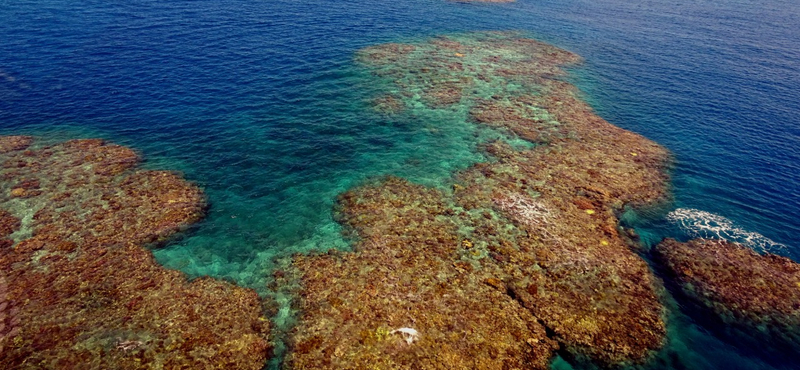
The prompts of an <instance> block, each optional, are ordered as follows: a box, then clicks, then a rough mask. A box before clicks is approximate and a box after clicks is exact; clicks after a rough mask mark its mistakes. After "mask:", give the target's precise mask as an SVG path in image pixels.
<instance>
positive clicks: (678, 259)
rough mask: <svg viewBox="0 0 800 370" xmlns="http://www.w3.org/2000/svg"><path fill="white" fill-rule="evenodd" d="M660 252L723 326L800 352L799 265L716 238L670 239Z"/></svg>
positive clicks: (671, 271)
mask: <svg viewBox="0 0 800 370" xmlns="http://www.w3.org/2000/svg"><path fill="white" fill-rule="evenodd" d="M655 251H656V256H657V257H658V259H659V261H660V262H661V263H662V264H663V265H664V267H665V268H666V269H667V271H668V272H669V274H670V275H671V277H672V278H674V279H675V281H676V283H677V284H678V285H679V286H680V288H681V291H682V292H683V293H684V294H685V295H686V296H687V297H689V298H691V299H692V300H693V301H695V302H697V303H698V304H700V305H701V306H702V307H703V308H705V309H706V310H708V311H710V312H713V313H714V314H715V315H716V316H717V317H718V318H720V320H721V321H722V322H724V323H725V324H728V325H735V326H739V327H744V328H745V329H746V330H747V331H748V332H749V333H751V334H761V335H760V336H761V337H762V338H761V339H763V338H768V339H773V340H777V341H779V342H782V344H783V345H790V346H792V347H794V349H795V350H797V349H798V348H800V264H798V263H796V262H794V261H792V260H790V259H788V258H786V257H781V256H777V255H774V254H758V253H756V252H755V251H753V250H752V249H750V248H747V247H744V246H742V245H740V244H736V243H730V242H727V241H723V240H713V239H695V240H691V241H689V242H686V243H681V242H678V241H676V240H672V239H667V240H664V241H663V242H662V243H661V244H659V245H658V246H657V247H656V250H655ZM771 344H775V342H774V341H773V342H771Z"/></svg>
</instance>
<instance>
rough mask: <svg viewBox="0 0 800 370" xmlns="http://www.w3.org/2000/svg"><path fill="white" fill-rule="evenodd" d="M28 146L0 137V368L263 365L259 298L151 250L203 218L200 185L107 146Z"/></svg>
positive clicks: (264, 331)
mask: <svg viewBox="0 0 800 370" xmlns="http://www.w3.org/2000/svg"><path fill="white" fill-rule="evenodd" d="M20 142H22V140H21V139H18V138H16V137H12V138H7V137H6V138H0V143H2V147H3V150H2V152H3V153H2V154H0V164H1V165H2V167H0V208H1V209H2V211H0V223H1V224H2V225H1V226H2V227H1V228H0V231H2V234H3V236H4V237H5V238H6V239H5V240H6V242H4V244H3V246H2V247H0V271H2V274H0V318H2V321H0V367H2V368H4V369H47V368H51V369H82V368H85V369H112V368H113V369H160V368H218V367H230V368H237V369H238V368H241V369H260V368H262V367H263V365H264V362H265V360H266V358H267V356H268V354H269V351H270V348H271V345H270V343H269V341H268V339H267V338H268V333H269V325H268V323H267V322H266V321H264V319H263V318H262V314H261V304H260V301H259V298H258V296H257V295H256V293H255V292H254V291H252V290H248V289H243V288H240V287H236V286H234V285H232V284H229V283H226V282H221V281H216V280H213V279H208V278H203V279H198V280H195V281H192V282H189V281H187V280H186V277H185V276H184V275H183V274H181V273H180V272H177V271H172V270H168V269H165V268H163V267H161V266H160V265H159V264H158V263H157V262H156V261H155V260H154V259H153V256H152V255H151V253H150V252H149V251H148V250H147V249H146V248H145V247H144V245H145V244H149V243H158V242H163V241H165V240H166V239H167V238H169V237H170V236H172V235H173V234H175V233H176V232H177V231H179V230H181V229H183V228H185V227H187V226H188V225H189V224H191V223H193V222H196V221H197V220H199V219H200V218H201V217H202V215H203V210H204V207H205V198H204V196H203V193H202V191H201V190H200V189H199V188H198V187H196V186H194V185H192V184H190V183H188V182H186V181H185V180H183V179H182V178H181V177H180V176H178V175H176V174H174V173H170V172H165V171H143V170H138V169H136V165H137V164H138V162H139V157H138V155H137V154H136V153H135V152H133V151H132V150H130V149H128V148H125V147H122V146H118V145H113V144H108V143H105V142H103V141H102V140H72V141H68V142H65V143H61V144H56V145H52V146H38V147H34V145H35V143H34V142H31V140H24V144H25V145H23V143H20ZM8 143H11V144H8ZM24 149H27V150H24Z"/></svg>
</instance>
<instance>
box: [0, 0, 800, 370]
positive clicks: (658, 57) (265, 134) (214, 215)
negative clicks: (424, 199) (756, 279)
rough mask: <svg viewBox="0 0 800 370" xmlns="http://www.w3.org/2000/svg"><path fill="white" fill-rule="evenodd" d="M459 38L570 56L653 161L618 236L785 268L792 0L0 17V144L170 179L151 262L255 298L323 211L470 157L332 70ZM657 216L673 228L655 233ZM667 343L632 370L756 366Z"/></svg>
mask: <svg viewBox="0 0 800 370" xmlns="http://www.w3.org/2000/svg"><path fill="white" fill-rule="evenodd" d="M473 30H523V31H526V32H528V33H529V34H530V35H531V36H534V37H537V38H539V39H542V40H545V41H548V42H550V43H553V44H555V45H558V46H560V47H562V48H565V49H568V50H571V51H574V52H576V53H578V54H580V55H581V56H583V57H584V58H585V60H586V62H585V64H584V65H582V66H580V67H579V68H576V69H575V70H574V71H573V75H572V79H573V80H574V82H575V83H576V84H577V85H578V86H579V87H580V88H581V89H582V91H583V92H584V93H585V99H586V100H587V101H589V102H590V103H591V104H592V105H593V106H594V107H595V109H596V110H597V111H598V112H599V114H600V115H601V116H603V117H604V118H606V119H607V120H608V121H610V122H612V123H614V124H616V125H619V126H621V127H624V128H626V129H630V130H633V131H636V132H639V133H641V134H643V135H645V136H647V137H649V138H651V139H653V140H655V141H657V142H659V143H661V144H663V145H665V146H666V147H668V148H669V149H670V150H671V151H672V152H673V153H674V154H675V158H676V167H675V169H674V173H673V187H674V189H673V190H674V195H675V200H674V204H670V205H669V209H666V210H663V209H662V210H659V211H657V212H650V213H647V214H639V215H628V216H629V217H627V218H626V222H628V223H630V224H632V225H635V226H637V227H638V228H639V230H640V232H641V233H642V235H643V236H644V240H645V242H646V243H649V244H652V243H654V242H657V241H658V240H660V239H661V238H662V237H664V236H677V237H683V238H687V237H689V236H690V235H707V234H708V233H712V232H719V233H720V234H723V235H725V236H728V237H730V238H734V239H737V240H740V241H745V242H749V243H751V244H752V246H753V247H755V248H761V249H767V250H771V251H775V252H778V253H782V254H786V255H789V256H791V257H793V258H795V259H798V258H800V242H798V241H797V240H796V239H795V238H793V236H795V235H800V221H798V219H797V213H798V211H799V210H800V6H798V5H797V4H796V3H794V2H792V1H783V0H762V1H732V0H696V1H692V0H674V1H669V2H666V1H652V0H650V1H640V2H630V1H621V0H592V1H588V0H559V1H556V0H544V1H534V0H518V2H516V3H513V4H500V5H481V4H463V3H451V2H447V1H444V0H407V1H402V2H400V1H388V0H377V1H358V0H356V1H347V2H341V1H328V0H311V1H304V2H299V1H285V0H268V1H259V0H255V1H254V0H248V1H239V0H237V1H230V0H215V1H210V0H197V1H173V0H159V1H154V0H147V1H142V0H132V1H126V2H113V1H96V0H95V1H82V2H75V1H57V0H40V1H37V2H33V1H4V2H0V40H2V42H0V133H25V134H34V135H39V136H44V137H46V138H48V139H50V140H59V139H66V138H75V137H103V138H107V139H110V140H113V141H114V142H117V143H120V144H124V145H129V146H132V147H134V148H136V149H137V150H139V151H140V152H141V153H142V154H143V156H144V157H145V158H146V159H147V162H146V166H148V167H151V168H165V169H175V170H179V171H182V172H184V173H185V175H186V177H188V178H189V179H191V180H192V181H195V182H197V183H199V184H201V185H202V186H203V187H204V188H205V189H206V191H207V193H208V195H209V200H210V202H211V204H212V207H211V209H210V214H209V217H208V218H207V220H205V221H204V222H203V223H201V224H200V225H199V226H198V227H197V228H196V230H193V232H192V233H191V234H190V235H189V236H187V237H186V238H183V239H181V240H179V241H178V242H176V243H175V244H173V245H171V246H168V247H166V248H164V249H161V250H158V251H156V256H157V257H158V258H159V260H160V261H161V262H162V263H164V264H165V265H167V266H170V267H175V268H180V269H182V270H184V271H186V272H187V273H189V274H190V275H192V276H199V275H205V274H210V275H213V276H217V277H226V278H230V279H232V280H235V281H237V282H239V283H240V284H243V285H246V286H250V287H253V288H256V289H259V290H263V286H264V285H263V283H264V281H263V277H264V275H265V271H269V270H270V268H272V266H273V264H274V262H273V259H274V258H276V257H281V256H286V255H288V254H289V253H292V252H295V251H308V250H311V249H327V248H329V247H341V248H344V247H346V241H344V240H343V239H342V238H341V236H340V234H339V227H338V225H337V224H336V223H334V222H333V219H332V217H331V205H332V204H333V201H334V197H335V196H336V195H337V194H338V193H340V192H342V191H344V190H346V189H348V188H349V187H351V186H353V185H356V184H358V183H359V182H361V181H363V180H364V179H366V178H368V177H370V176H375V175H379V174H386V173H392V174H397V175H401V176H404V177H408V178H411V179H412V180H414V181H417V182H422V183H425V184H428V185H432V186H438V185H442V184H444V183H446V181H447V180H448V178H449V176H450V174H451V172H452V171H455V170H458V169H463V168H466V167H467V166H469V165H470V164H471V163H474V162H476V161H479V160H482V159H483V157H482V156H481V154H479V153H478V151H477V150H476V145H477V142H476V139H475V134H476V132H479V131H480V130H479V129H478V128H476V127H474V126H473V125H471V124H469V123H465V122H463V120H459V119H457V118H454V117H450V116H447V115H436V114H433V113H431V114H430V115H427V116H425V115H423V116H419V117H416V118H414V119H413V120H412V121H408V120H406V121H402V120H392V119H389V118H387V117H384V116H381V115H378V114H376V113H374V112H372V111H371V110H370V109H369V104H368V100H369V98H371V97H372V96H373V94H374V93H375V91H377V90H378V89H380V87H381V86H376V84H375V82H374V79H370V77H369V75H368V73H366V72H365V71H364V70H362V69H360V68H359V67H357V66H356V65H355V64H354V63H353V54H354V52H355V51H356V50H358V49H359V48H362V47H365V46H369V45H374V44H378V43H382V42H388V41H397V40H416V39H421V38H425V37H428V36H433V35H439V34H445V33H452V32H462V31H473ZM484 134H485V135H490V134H486V133H480V132H479V135H478V136H479V137H483V136H481V135H484ZM678 208H680V209H686V210H687V211H685V212H683V213H680V214H682V215H688V216H687V217H688V218H684V219H682V224H683V225H684V226H686V227H687V228H680V227H679V225H680V223H675V222H672V221H669V220H668V219H667V218H666V217H665V216H666V213H667V212H669V211H671V210H673V209H678ZM688 210H693V211H688ZM703 220H705V222H706V223H707V224H708V225H710V226H714V227H716V228H715V229H713V230H712V229H711V228H708V227H707V228H706V229H702V228H700V227H699V226H698V225H699V224H700V222H701V221H703ZM704 230H705V231H704ZM692 233H694V234H692ZM704 233H705V234H704ZM670 339H671V342H670V347H669V348H668V349H667V350H665V355H664V356H663V357H664V359H662V361H661V362H658V363H656V365H653V366H655V367H658V368H681V367H688V368H697V369H700V368H720V369H745V368H769V367H768V366H767V365H766V364H764V363H762V362H761V361H760V360H758V359H751V358H749V357H746V356H745V355H742V354H740V353H738V352H737V351H736V350H734V349H732V348H730V347H728V346H727V345H725V344H723V343H721V342H719V341H717V340H715V339H714V338H713V336H711V335H709V334H707V333H705V331H704V330H703V329H701V328H700V327H698V326H695V325H694V324H693V323H692V321H691V319H689V318H687V317H684V316H682V315H680V314H676V315H675V317H673V318H672V321H671V331H670ZM554 366H555V367H562V366H567V365H566V364H565V363H563V362H562V361H557V362H556V364H555V365H554Z"/></svg>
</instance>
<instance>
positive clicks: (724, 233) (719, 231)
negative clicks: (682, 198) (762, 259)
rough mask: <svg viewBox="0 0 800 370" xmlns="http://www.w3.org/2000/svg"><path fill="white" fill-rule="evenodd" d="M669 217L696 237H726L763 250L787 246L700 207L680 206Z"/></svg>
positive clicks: (770, 250) (725, 238) (773, 249)
mask: <svg viewBox="0 0 800 370" xmlns="http://www.w3.org/2000/svg"><path fill="white" fill-rule="evenodd" d="M667 219H668V220H669V221H671V222H673V223H675V224H676V225H678V226H680V228H681V229H683V230H684V231H685V232H686V233H687V234H689V235H690V236H692V237H695V238H717V239H724V240H727V241H731V242H736V243H739V244H742V245H745V246H748V247H750V248H753V249H756V250H759V251H762V252H773V251H776V250H779V249H784V248H786V245H784V244H781V243H778V242H776V241H774V240H772V239H770V238H767V237H766V236H764V235H761V234H759V233H757V232H754V231H747V230H745V229H742V228H741V227H739V226H737V225H736V224H735V223H734V222H733V221H731V220H729V219H727V218H725V217H722V216H720V215H717V214H714V213H711V212H706V211H701V210H699V209H691V208H678V209H676V210H674V211H672V212H670V213H669V214H668V215H667Z"/></svg>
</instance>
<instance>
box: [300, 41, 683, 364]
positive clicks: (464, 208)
mask: <svg viewBox="0 0 800 370" xmlns="http://www.w3.org/2000/svg"><path fill="white" fill-rule="evenodd" d="M356 59H357V61H358V62H360V63H362V64H363V65H365V66H366V67H367V68H369V69H370V70H371V71H372V72H373V73H374V74H375V76H376V78H382V79H387V80H389V81H392V83H393V85H394V91H387V92H386V94H387V96H386V97H384V98H378V99H376V100H375V102H376V105H377V109H379V110H381V111H383V112H385V113H387V114H391V113H392V112H404V114H405V112H407V111H411V112H413V110H414V109H418V107H420V106H422V107H426V109H436V110H442V111H447V110H449V109H458V110H464V109H466V110H467V111H469V112H470V114H469V117H470V118H469V119H470V120H471V121H472V123H474V124H476V125H479V126H481V125H482V126H486V127H490V128H493V129H496V130H499V131H501V132H504V133H505V134H506V137H512V138H513V137H516V138H521V139H524V140H525V141H527V142H530V143H532V144H533V145H531V146H529V147H525V148H517V147H513V146H512V145H510V144H509V143H508V141H507V140H495V141H492V142H488V143H485V144H484V145H483V146H482V147H483V149H484V150H485V152H486V154H487V155H488V156H489V157H490V158H492V160H491V161H489V162H484V163H478V164H476V165H474V166H472V167H470V168H468V169H466V170H464V171H462V172H460V173H458V174H455V175H454V181H453V183H452V187H451V188H450V189H434V188H427V187H423V186H420V185H415V184H412V183H410V182H408V181H406V180H404V179H400V178H396V177H387V178H383V179H377V180H375V181H373V182H372V183H369V184H365V185H363V186H360V187H357V188H355V189H352V190H350V191H348V192H346V193H344V194H342V195H341V196H340V197H339V202H338V209H337V210H336V215H337V217H338V218H339V220H340V222H341V223H342V224H343V225H345V227H346V229H347V230H349V232H350V233H351V235H350V236H351V237H352V238H353V240H355V246H354V251H353V252H337V251H331V252H328V253H326V254H317V255H310V256H297V257H296V258H295V259H294V263H293V266H292V267H291V268H289V271H287V272H286V273H285V276H292V277H293V278H295V279H298V280H299V281H300V288H299V289H300V291H299V292H298V296H299V297H301V298H300V299H299V308H300V309H301V316H300V317H299V321H298V325H297V326H296V327H295V328H294V329H293V331H292V333H291V338H290V352H289V354H288V356H287V366H288V368H294V369H299V368H310V367H314V368H354V369H355V368H365V367H377V368H384V369H400V368H420V369H468V368H469V369H499V368H532V369H546V368H548V366H549V362H550V360H551V358H552V357H553V356H554V354H555V352H556V351H557V350H559V348H560V349H561V351H562V352H561V353H563V354H567V355H569V356H570V357H572V358H574V359H576V360H578V361H591V362H593V363H596V364H599V365H601V366H616V365H622V364H632V363H640V362H643V361H646V360H647V359H648V358H649V356H650V354H651V353H652V352H653V351H655V350H657V349H659V348H660V347H661V346H662V345H663V341H664V336H665V331H666V329H665V323H664V319H663V317H664V307H663V306H662V304H661V303H660V301H659V299H658V291H659V289H660V284H659V281H658V279H657V278H655V276H654V275H653V273H652V271H651V270H650V269H649V267H648V265H647V263H646V262H645V261H644V260H643V259H642V258H640V257H639V256H638V255H637V254H636V251H635V249H634V248H631V245H632V241H631V240H630V238H629V237H628V235H627V234H626V233H621V232H620V228H619V226H618V225H619V220H618V218H617V215H618V214H619V212H621V211H622V210H623V208H624V207H626V206H629V205H644V204H653V203H657V202H661V201H664V200H665V199H666V198H668V196H669V195H668V192H667V188H666V184H667V182H668V177H667V175H666V169H667V166H668V165H669V162H670V157H669V154H668V152H667V151H666V150H665V149H664V148H662V147H660V146H659V145H657V144H655V143H653V142H651V141H649V140H647V139H645V138H644V137H642V136H640V135H637V134H634V133H631V132H628V131H625V130H623V129H620V128H618V127H615V126H613V125H611V124H609V123H608V122H606V121H605V120H603V119H602V118H600V117H598V116H597V115H596V114H594V112H593V111H592V109H591V108H590V107H589V106H588V105H587V104H586V103H584V102H583V101H581V100H580V99H579V98H578V97H577V95H578V92H577V91H576V89H575V88H574V87H573V86H572V85H570V84H569V83H567V82H565V81H563V79H562V77H563V76H565V72H564V70H563V69H562V66H564V65H569V64H574V63H578V62H579V61H580V58H579V57H578V56H576V55H575V54H572V53H570V52H567V51H564V50H561V49H558V48H556V47H553V46H551V45H547V44H545V43H542V42H539V41H536V40H532V39H528V38H525V37H523V36H521V35H520V34H517V33H510V32H479V33H469V34H462V35H454V36H448V37H436V38H433V39H430V40H427V41H424V42H419V43H414V44H398V43H392V44H384V45H378V46H373V47H368V48H366V49H363V50H361V51H360V52H358V54H357V58H356ZM389 97H391V98H389ZM396 328H411V329H413V330H414V332H415V333H418V337H416V338H415V340H413V341H412V342H410V343H409V342H407V340H405V339H404V338H403V337H402V336H400V335H392V334H391V333H392V330H394V329H396Z"/></svg>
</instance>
